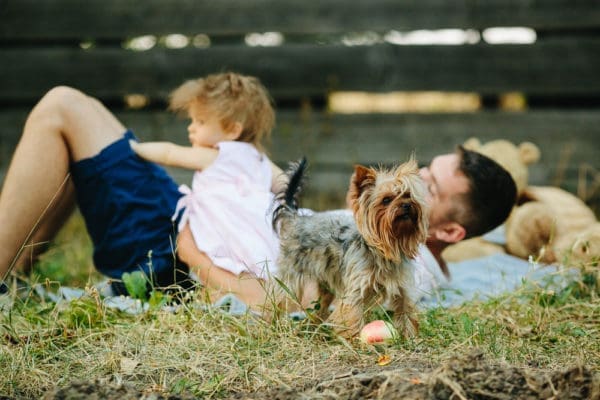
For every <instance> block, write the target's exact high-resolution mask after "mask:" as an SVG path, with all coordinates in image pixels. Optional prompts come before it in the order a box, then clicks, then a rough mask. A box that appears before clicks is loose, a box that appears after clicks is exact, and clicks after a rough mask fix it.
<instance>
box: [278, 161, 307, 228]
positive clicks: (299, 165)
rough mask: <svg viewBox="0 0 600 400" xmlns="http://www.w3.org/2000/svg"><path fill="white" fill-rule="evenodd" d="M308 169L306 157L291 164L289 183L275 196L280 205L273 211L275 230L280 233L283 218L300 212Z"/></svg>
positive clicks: (288, 171)
mask: <svg viewBox="0 0 600 400" xmlns="http://www.w3.org/2000/svg"><path fill="white" fill-rule="evenodd" d="M306 168H307V161H306V157H302V158H301V159H300V160H299V161H296V162H293V163H290V166H289V167H288V169H287V171H286V175H287V176H288V183H287V185H285V188H284V189H283V190H282V191H281V192H279V193H277V194H276V195H275V199H276V201H277V203H278V204H279V205H278V206H277V207H276V208H275V210H274V211H273V220H272V224H273V230H275V231H278V226H279V222H280V220H281V218H282V217H284V216H285V215H288V214H290V213H294V214H295V213H296V211H297V210H298V195H299V193H300V190H301V189H302V184H303V182H304V176H305V175H306Z"/></svg>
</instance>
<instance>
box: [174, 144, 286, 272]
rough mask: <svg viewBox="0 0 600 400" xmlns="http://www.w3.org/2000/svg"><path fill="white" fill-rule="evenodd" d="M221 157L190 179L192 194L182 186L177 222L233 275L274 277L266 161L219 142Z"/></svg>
mask: <svg viewBox="0 0 600 400" xmlns="http://www.w3.org/2000/svg"><path fill="white" fill-rule="evenodd" d="M218 149H219V155H218V156H217V158H216V160H215V161H214V162H213V163H212V164H211V165H210V166H209V167H208V168H206V169H205V170H203V171H198V172H196V173H194V177H193V180H192V189H190V188H189V187H187V186H186V185H181V186H180V188H179V190H180V191H181V192H182V193H183V194H184V196H183V197H182V198H181V199H180V200H179V202H178V204H177V209H176V211H175V215H174V216H173V217H174V219H175V217H176V216H177V215H178V214H179V213H180V211H181V210H182V209H183V214H182V217H181V220H180V223H179V230H182V229H183V227H184V226H185V225H186V224H188V223H189V226H190V229H191V231H192V234H193V236H194V240H195V242H196V245H197V246H198V248H199V249H200V250H201V251H203V252H205V253H206V254H207V256H208V257H209V258H210V259H211V260H212V262H213V263H214V264H215V265H217V266H219V267H221V268H223V269H226V270H228V271H231V272H233V273H234V274H240V273H242V272H250V273H253V274H255V275H256V276H258V277H261V278H265V279H266V278H268V276H269V274H274V273H275V272H276V266H275V260H276V259H277V254H278V251H279V241H278V239H277V236H276V234H275V232H274V231H273V229H272V227H271V216H272V211H273V210H272V207H273V200H274V195H273V193H272V192H271V175H272V172H271V171H272V170H271V164H270V161H269V158H268V157H267V156H265V155H264V154H261V153H260V152H259V151H258V150H256V148H255V147H254V146H252V145H250V144H248V143H243V142H221V143H219V144H218Z"/></svg>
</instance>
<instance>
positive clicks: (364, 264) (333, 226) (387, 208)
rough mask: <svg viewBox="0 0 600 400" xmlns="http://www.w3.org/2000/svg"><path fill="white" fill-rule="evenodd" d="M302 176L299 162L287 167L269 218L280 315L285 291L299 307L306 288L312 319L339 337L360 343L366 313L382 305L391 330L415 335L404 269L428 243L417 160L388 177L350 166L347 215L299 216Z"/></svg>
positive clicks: (303, 166) (387, 171)
mask: <svg viewBox="0 0 600 400" xmlns="http://www.w3.org/2000/svg"><path fill="white" fill-rule="evenodd" d="M305 170H306V159H304V158H303V159H302V160H301V161H299V162H298V163H296V164H294V165H292V167H291V169H290V171H288V175H289V183H288V185H287V188H286V189H285V191H283V192H282V193H280V194H279V195H278V197H277V198H278V200H279V202H280V203H279V205H278V206H277V208H276V209H275V211H274V214H273V227H274V228H275V229H276V230H278V232H279V238H280V241H281V247H280V255H279V258H278V267H279V275H278V277H279V279H280V282H279V283H280V286H283V287H282V288H279V293H278V296H276V301H277V302H278V305H279V307H280V308H281V307H283V308H285V305H284V304H285V302H286V300H284V299H285V297H286V296H285V295H286V293H285V291H286V290H287V291H288V293H293V295H294V296H296V300H298V299H302V297H303V295H304V289H305V288H306V287H307V285H310V284H313V285H314V284H316V286H317V288H318V289H317V290H318V295H319V303H318V304H319V309H318V310H317V311H316V312H315V314H316V316H317V317H318V318H319V319H320V320H321V321H324V322H326V323H327V324H331V325H332V327H333V329H334V331H335V332H336V333H338V334H340V335H341V336H343V337H347V338H350V337H353V336H355V335H357V334H358V333H359V332H360V330H361V329H362V327H363V326H364V322H365V321H364V314H365V312H366V311H368V310H369V309H370V308H371V307H372V306H373V305H375V304H377V302H380V301H382V300H387V302H386V304H387V305H388V306H389V307H390V309H391V311H393V322H394V325H396V327H397V328H399V330H400V331H401V332H402V333H403V334H404V336H412V335H414V334H416V332H417V329H418V323H417V320H416V319H415V317H414V306H413V304H412V303H411V302H410V300H409V297H408V294H407V289H406V288H407V287H408V285H409V284H410V277H409V273H408V271H407V268H406V265H405V263H406V262H407V260H408V259H410V258H414V257H416V256H417V252H418V247H419V244H420V243H424V242H425V239H426V237H427V214H428V213H427V208H426V203H425V186H424V184H423V181H422V180H421V178H420V177H419V171H418V167H417V163H416V161H415V159H414V157H411V158H410V160H409V161H408V162H406V163H404V164H402V165H399V166H397V167H396V168H393V169H383V168H379V169H374V168H368V167H364V166H361V165H357V166H355V169H354V173H353V175H352V177H351V179H350V188H349V191H348V197H347V200H348V203H349V206H350V209H351V211H352V213H350V212H348V211H346V210H336V211H325V212H316V213H314V214H311V215H307V214H305V213H299V212H298V200H297V197H298V194H299V191H300V187H301V183H302V180H303V176H304V174H305ZM334 298H335V300H336V303H335V304H334V306H335V307H334V310H333V312H332V313H331V314H330V315H329V306H330V305H331V303H332V301H333V300H334Z"/></svg>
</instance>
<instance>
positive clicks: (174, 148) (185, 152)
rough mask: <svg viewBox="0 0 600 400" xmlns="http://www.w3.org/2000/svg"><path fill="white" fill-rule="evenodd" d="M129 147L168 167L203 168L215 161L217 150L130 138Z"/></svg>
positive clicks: (149, 159)
mask: <svg viewBox="0 0 600 400" xmlns="http://www.w3.org/2000/svg"><path fill="white" fill-rule="evenodd" d="M129 144H130V145H131V149H132V150H133V151H134V152H135V153H136V154H137V155H138V156H140V157H142V158H143V159H145V160H148V161H153V162H156V163H159V164H162V165H166V166H169V167H179V168H186V169H192V170H203V169H205V168H206V167H208V166H209V165H210V164H212V163H213V161H215V159H216V158H217V155H218V154H219V151H218V150H217V149H211V148H208V147H189V146H179V145H176V144H174V143H170V142H146V143H138V142H136V141H134V140H130V141H129Z"/></svg>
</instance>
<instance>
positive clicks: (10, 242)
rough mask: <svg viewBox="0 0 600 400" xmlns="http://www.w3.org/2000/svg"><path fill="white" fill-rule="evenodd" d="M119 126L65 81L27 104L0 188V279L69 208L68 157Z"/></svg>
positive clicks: (91, 151) (91, 149)
mask: <svg viewBox="0 0 600 400" xmlns="http://www.w3.org/2000/svg"><path fill="white" fill-rule="evenodd" d="M124 131H125V128H124V127H123V125H121V124H120V123H119V122H118V121H117V119H116V118H115V117H114V116H113V115H112V114H110V112H109V111H108V110H106V108H104V107H103V106H102V105H101V104H100V103H99V102H98V101H97V100H95V99H92V98H90V97H88V96H86V95H85V94H83V93H81V92H79V91H77V90H75V89H71V88H68V87H57V88H54V89H52V90H50V91H49V92H48V93H47V94H46V95H45V96H44V97H43V98H42V99H41V100H40V102H39V103H38V104H37V105H36V106H35V107H34V108H33V110H32V111H31V113H30V114H29V116H28V118H27V121H26V122H25V127H24V129H23V134H22V137H21V139H20V141H19V144H18V145H17V148H16V150H15V153H14V155H13V159H12V161H11V164H10V166H9V168H8V172H7V174H6V178H5V180H4V185H3V188H2V192H1V193H0V279H2V278H4V277H5V275H6V274H7V273H8V272H9V269H10V268H12V267H16V268H21V267H23V264H25V263H27V261H28V260H29V259H31V257H32V256H33V253H34V252H35V249H36V248H37V246H35V245H34V244H35V243H41V242H43V241H47V240H50V239H51V238H52V237H53V235H54V234H55V233H56V231H57V230H58V229H59V228H60V227H61V226H62V224H63V223H64V221H65V219H66V218H67V217H68V216H69V215H70V213H71V211H72V210H73V206H74V202H75V198H74V190H73V185H72V183H71V182H70V180H69V179H68V172H69V164H70V162H72V161H77V160H80V159H82V158H87V157H90V156H93V155H95V154H97V153H99V152H100V150H102V149H103V148H104V147H106V146H107V145H108V144H110V143H112V142H113V141H115V140H117V139H118V138H119V137H121V136H122V134H123V132H124ZM23 249H27V250H26V251H22V250H23ZM32 250H33V251H34V252H32Z"/></svg>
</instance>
